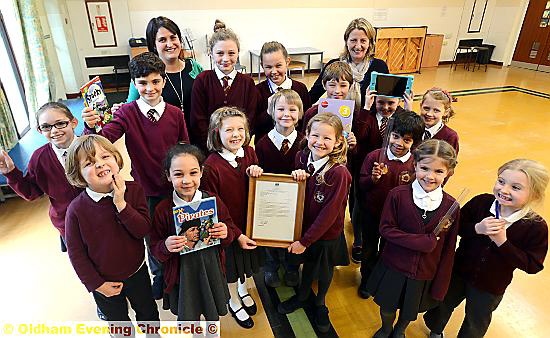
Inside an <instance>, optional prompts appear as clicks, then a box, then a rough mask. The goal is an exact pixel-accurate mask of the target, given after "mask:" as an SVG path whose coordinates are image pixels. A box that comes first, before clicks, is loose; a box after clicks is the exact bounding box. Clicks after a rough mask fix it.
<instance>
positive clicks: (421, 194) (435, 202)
mask: <svg viewBox="0 0 550 338" xmlns="http://www.w3.org/2000/svg"><path fill="white" fill-rule="evenodd" d="M412 190H413V201H414V204H415V205H416V206H417V207H419V208H420V209H422V210H425V211H434V210H435V209H437V208H439V206H440V205H441V201H443V189H442V188H441V186H439V187H437V189H435V190H434V191H430V192H426V191H424V188H422V186H421V185H420V183H418V180H414V182H413V183H412Z"/></svg>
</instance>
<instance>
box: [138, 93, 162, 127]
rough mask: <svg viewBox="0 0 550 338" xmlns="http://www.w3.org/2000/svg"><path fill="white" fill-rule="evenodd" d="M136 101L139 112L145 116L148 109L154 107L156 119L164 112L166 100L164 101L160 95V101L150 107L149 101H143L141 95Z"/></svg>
mask: <svg viewBox="0 0 550 338" xmlns="http://www.w3.org/2000/svg"><path fill="white" fill-rule="evenodd" d="M136 103H137V105H138V108H139V111H141V113H142V114H143V115H145V117H147V112H148V111H149V110H151V109H154V110H155V111H156V113H155V114H154V115H155V118H156V119H157V121H158V120H160V118H161V117H162V114H164V109H166V102H164V100H163V98H162V96H161V97H160V102H159V103H158V104H157V105H156V106H154V107H151V106H150V105H149V103H147V102H145V101H144V100H143V99H142V98H141V97H140V98H139V99H138V100H136Z"/></svg>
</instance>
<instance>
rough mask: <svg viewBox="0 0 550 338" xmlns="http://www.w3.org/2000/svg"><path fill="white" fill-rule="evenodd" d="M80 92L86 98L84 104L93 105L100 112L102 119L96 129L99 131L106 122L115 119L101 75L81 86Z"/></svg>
mask: <svg viewBox="0 0 550 338" xmlns="http://www.w3.org/2000/svg"><path fill="white" fill-rule="evenodd" d="M80 92H81V93H82V97H83V98H84V105H85V106H86V107H92V108H93V109H94V110H95V111H96V112H97V113H98V114H99V117H100V121H99V122H98V123H97V124H96V125H95V131H96V132H99V131H100V130H101V128H103V126H104V125H105V124H106V123H109V122H110V121H111V120H112V119H113V114H111V108H109V103H108V102H107V97H106V96H105V92H104V91H103V86H102V85H101V80H100V79H99V76H96V77H94V78H93V79H91V80H90V81H89V82H88V83H86V84H85V85H83V86H82V87H80Z"/></svg>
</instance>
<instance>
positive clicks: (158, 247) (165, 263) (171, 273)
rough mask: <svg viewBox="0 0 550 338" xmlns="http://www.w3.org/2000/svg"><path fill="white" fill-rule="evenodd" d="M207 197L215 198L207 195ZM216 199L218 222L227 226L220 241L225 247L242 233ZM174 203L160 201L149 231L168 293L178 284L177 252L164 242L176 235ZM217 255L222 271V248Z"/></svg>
mask: <svg viewBox="0 0 550 338" xmlns="http://www.w3.org/2000/svg"><path fill="white" fill-rule="evenodd" d="M208 195H209V196H215V195H214V194H211V193H208ZM215 197H216V206H217V211H218V221H219V222H221V223H225V225H227V237H226V238H224V239H222V240H221V246H222V247H227V246H229V244H231V242H233V240H235V239H237V237H239V236H240V235H241V234H242V232H241V231H240V230H239V228H237V227H236V226H235V224H234V223H233V220H232V219H231V216H230V215H229V210H227V207H226V206H225V204H224V203H223V201H222V200H221V199H220V198H219V197H217V196H215ZM173 207H174V203H173V200H172V197H170V198H166V199H164V200H162V201H161V202H160V203H159V204H158V206H157V208H156V209H155V216H154V217H153V230H152V231H151V244H150V247H151V252H152V253H153V255H154V256H155V257H156V258H157V259H158V260H159V261H160V262H161V263H162V269H163V270H162V271H163V273H162V274H163V276H164V282H165V283H166V288H165V289H164V291H165V292H166V293H169V292H170V290H172V288H173V287H174V285H176V284H178V282H179V281H178V279H179V275H180V273H179V269H180V264H179V259H180V254H179V252H170V251H168V249H167V248H166V244H165V240H166V238H168V237H169V236H173V235H176V227H175V226H174V214H173V212H172V208H173ZM217 249H218V250H219V252H218V254H219V256H220V261H221V266H222V269H224V268H225V264H224V261H225V255H224V251H223V249H222V248H220V247H218V248H217Z"/></svg>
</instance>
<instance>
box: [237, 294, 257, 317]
mask: <svg viewBox="0 0 550 338" xmlns="http://www.w3.org/2000/svg"><path fill="white" fill-rule="evenodd" d="M246 297H250V299H252V305H251V306H246V305H245V304H244V302H243V299H245V298H246ZM239 298H240V299H241V303H242V304H243V308H244V310H245V311H246V313H248V315H249V316H254V315H255V314H256V312H258V307H257V306H256V302H255V301H254V298H252V296H250V295H249V294H248V293H247V294H246V295H244V296H241V295H239Z"/></svg>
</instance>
